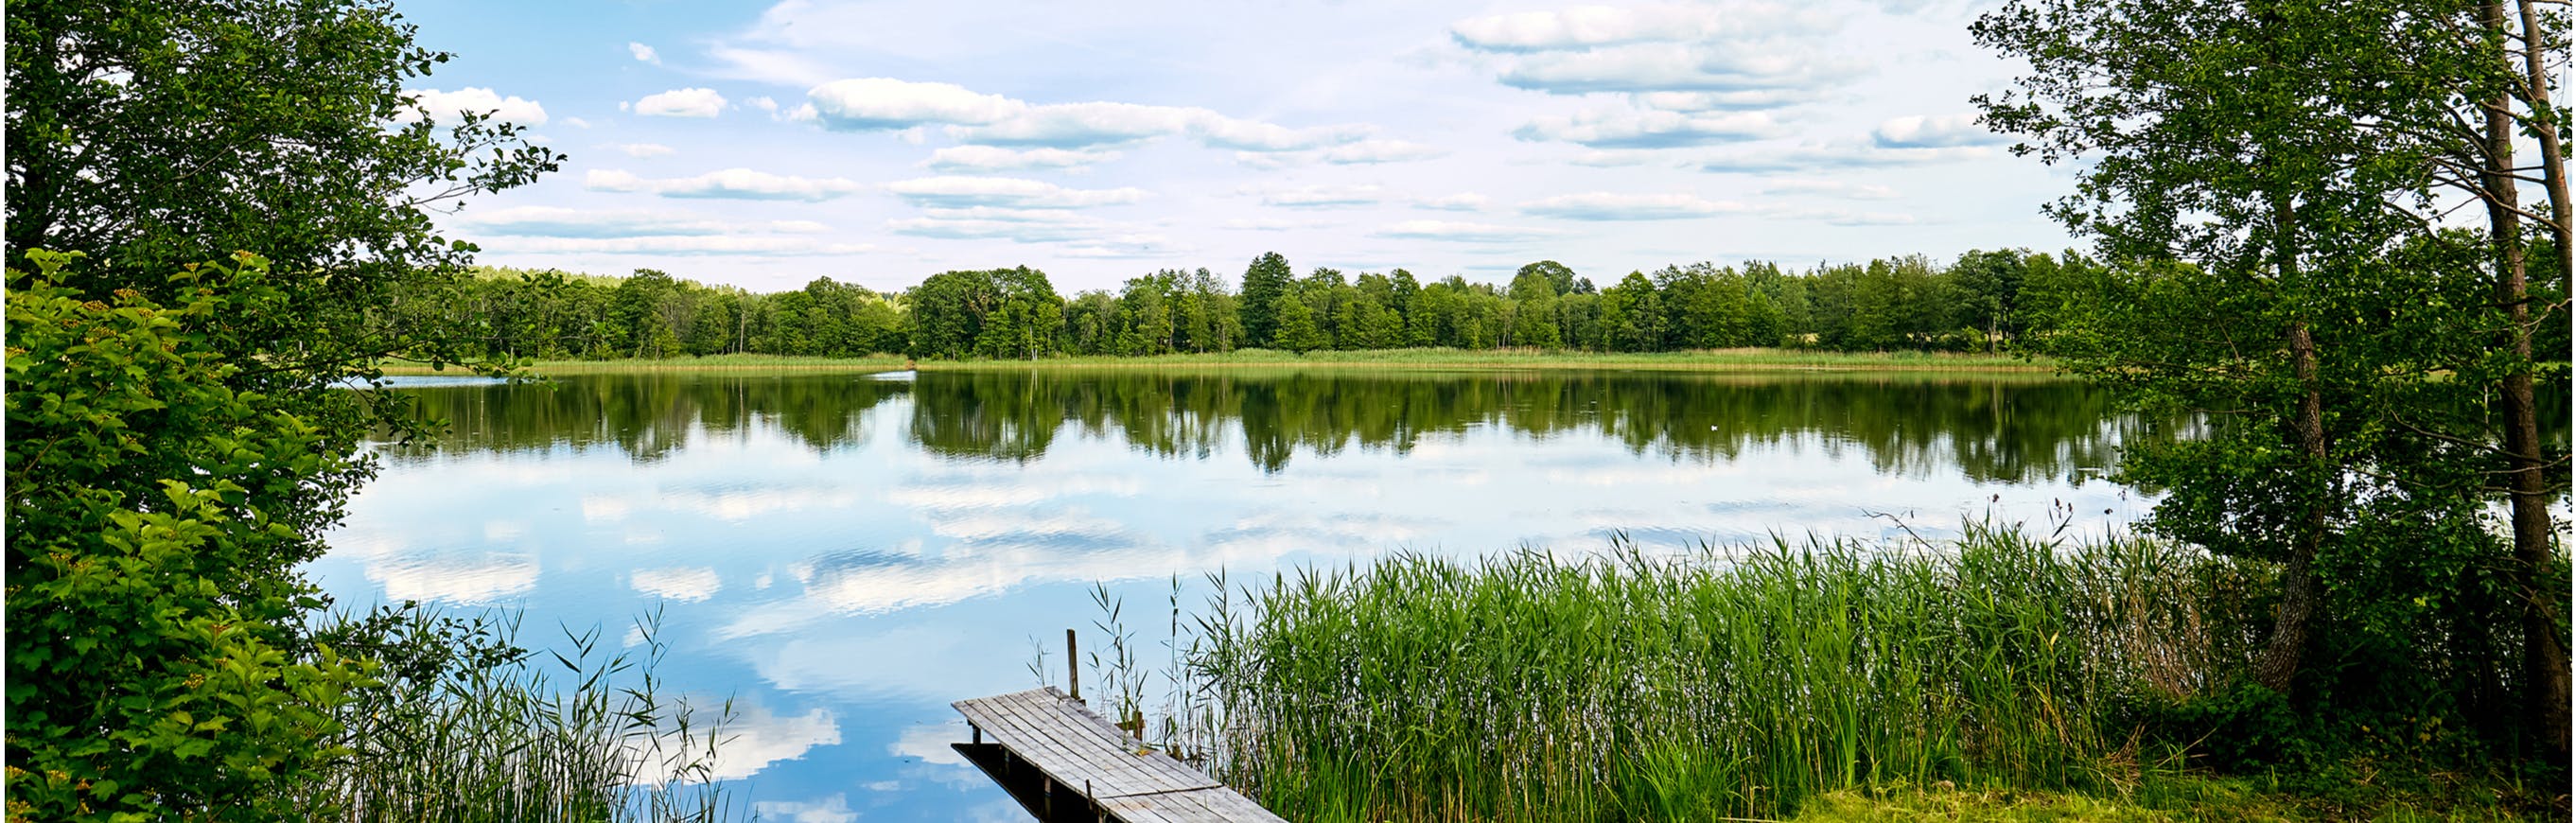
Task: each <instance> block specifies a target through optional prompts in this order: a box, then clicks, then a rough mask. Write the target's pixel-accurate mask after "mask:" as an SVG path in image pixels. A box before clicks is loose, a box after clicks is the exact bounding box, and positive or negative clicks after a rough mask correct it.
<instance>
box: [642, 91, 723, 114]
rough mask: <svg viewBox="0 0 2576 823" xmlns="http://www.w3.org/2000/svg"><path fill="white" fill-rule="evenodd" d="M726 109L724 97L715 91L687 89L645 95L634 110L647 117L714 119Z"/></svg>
mask: <svg viewBox="0 0 2576 823" xmlns="http://www.w3.org/2000/svg"><path fill="white" fill-rule="evenodd" d="M724 107H725V99H724V95H721V94H717V93H716V90H715V89H702V88H687V89H672V90H670V91H666V92H662V93H659V94H648V95H645V96H644V99H642V100H637V101H635V105H634V107H633V110H634V112H635V113H636V114H640V115H643V116H646V117H714V116H716V114H717V113H718V112H722V111H724Z"/></svg>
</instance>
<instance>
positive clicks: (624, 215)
mask: <svg viewBox="0 0 2576 823" xmlns="http://www.w3.org/2000/svg"><path fill="white" fill-rule="evenodd" d="M456 228H457V229H458V230H459V231H461V232H464V233H467V234H469V235H475V236H482V235H498V236H504V237H592V238H604V237H648V236H653V235H703V234H722V233H724V232H725V231H727V230H728V228H729V227H728V226H727V225H726V224H725V223H723V222H721V221H716V220H708V219H704V218H699V217H694V216H690V215H684V214H673V213H669V212H648V211H601V210H596V209H567V208H558V207H555V206H514V207H511V208H506V209H500V210H497V211H489V212H477V213H471V214H468V215H466V216H464V217H462V218H459V219H458V220H457V226H456Z"/></svg>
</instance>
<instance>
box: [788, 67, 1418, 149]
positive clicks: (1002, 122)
mask: <svg viewBox="0 0 2576 823" xmlns="http://www.w3.org/2000/svg"><path fill="white" fill-rule="evenodd" d="M806 96H807V97H808V98H810V99H811V101H812V102H811V103H810V104H809V105H811V106H812V107H813V119H814V120H815V121H817V122H819V123H821V124H823V126H824V127H825V128H829V129H835V130H840V131H893V132H906V131H907V130H911V129H920V128H926V127H929V126H942V127H944V128H945V129H946V131H947V134H948V135H949V136H950V137H953V138H956V139H957V140H958V141H960V142H964V143H971V144H978V145H985V146H1019V147H1031V148H1054V149H1082V148H1090V147H1103V146H1116V145H1122V144H1127V143H1134V142H1139V141H1144V140H1151V139H1154V138H1158V137H1172V136H1187V137H1189V138H1191V139H1194V140H1197V141H1198V142H1199V143H1201V144H1203V145H1206V146H1209V147H1212V148H1220V149H1235V150H1238V151H1248V152H1291V151H1307V150H1313V149H1318V148H1323V147H1327V146H1337V145H1341V144H1345V143H1350V142H1353V141H1357V140H1359V139H1361V138H1363V137H1366V136H1367V134H1368V131H1369V130H1368V129H1367V128H1366V127H1363V126H1353V125H1332V126H1316V127H1310V128H1291V127H1288V126H1283V125H1279V124H1276V123H1265V122H1261V121H1258V120H1246V119H1242V118H1237V117H1229V116H1226V115H1224V114H1220V113H1218V112H1215V111H1211V110H1208V109H1204V108H1196V107H1186V106H1152V105H1143V104H1138V103H1118V102H1110V101H1090V102H1077V103H1046V104H1039V103H1030V102H1027V101H1023V100H1016V99H1012V98H1010V97H1005V96H1002V95H998V94H986V93H982V92H977V91H973V90H971V89H968V88H966V87H964V86H959V85H956V84H952V83H931V82H915V81H910V80H896V79H892V78H885V77H862V78H851V79H845V80H834V81H831V82H827V83H823V84H820V85H817V86H815V87H814V88H813V89H812V90H810V91H808V92H806ZM912 133H915V134H917V132H912Z"/></svg>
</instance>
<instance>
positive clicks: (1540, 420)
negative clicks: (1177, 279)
mask: <svg viewBox="0 0 2576 823" xmlns="http://www.w3.org/2000/svg"><path fill="white" fill-rule="evenodd" d="M422 394H423V397H424V400H425V402H426V405H427V407H428V408H429V410H430V411H431V412H432V413H433V414H437V415H441V416H443V417H445V418H446V419H448V420H449V421H451V424H452V430H451V431H450V432H449V433H448V435H447V437H446V438H444V440H443V441H442V443H441V445H442V446H444V447H446V448H447V449H449V450H451V451H452V450H455V449H466V450H492V451H527V450H545V449H551V448H556V447H565V446H569V447H572V448H584V447H588V446H593V445H602V444H613V445H615V446H616V447H617V448H618V449H619V450H620V451H621V452H623V453H624V454H626V455H627V456H628V457H629V458H630V459H632V460H634V461H635V462H638V463H650V462H654V461H658V460H662V459H665V458H667V457H668V456H669V455H670V454H671V452H672V451H673V450H675V449H677V448H680V447H681V446H682V445H683V444H684V443H686V442H687V440H688V438H689V437H691V436H693V434H692V433H694V432H704V433H706V434H709V435H725V434H731V433H736V432H740V431H743V430H744V429H745V428H746V427H749V426H752V425H754V424H755V421H759V422H765V423H768V424H772V425H775V426H777V427H778V428H779V429H780V430H781V431H784V432H786V433H788V434H790V435H792V436H793V437H794V439H795V441H796V442H799V443H802V444H803V445H804V446H805V447H807V448H809V449H812V450H814V451H815V452H817V453H828V452H831V451H833V450H836V449H844V448H849V447H853V446H856V445H859V444H860V443H861V442H862V441H863V439H864V438H865V437H866V428H865V427H863V426H861V425H859V420H860V417H861V416H862V415H864V414H866V413H867V412H868V411H869V410H871V409H874V408H876V407H877V406H878V405H880V404H882V403H884V402H885V401H887V400H890V399H893V398H896V397H903V396H909V397H910V398H911V400H912V403H911V404H910V414H909V416H908V417H907V418H906V425H905V428H904V433H905V436H906V437H907V438H908V440H909V442H911V443H912V444H915V445H917V446H918V447H920V448H921V450H923V451H925V452H927V453H930V454H934V455H938V456H941V457H947V458H954V459H957V460H959V461H966V462H974V461H982V462H992V463H998V464H1003V465H1012V466H1016V465H1024V464H1026V463H1028V462H1030V461H1034V460H1038V459H1041V458H1043V457H1045V456H1046V454H1047V451H1048V449H1049V448H1050V447H1051V446H1053V445H1054V443H1055V442H1056V440H1057V438H1059V437H1061V436H1065V435H1068V434H1075V435H1080V436H1088V437H1094V438H1098V437H1115V438H1118V439H1120V440H1122V441H1124V442H1125V443H1127V444H1128V445H1129V446H1131V447H1133V448H1135V449H1137V450H1139V451H1142V452H1145V453H1148V454H1153V455H1156V456H1160V457H1166V458H1176V459H1206V458H1208V457H1210V456H1212V455H1214V454H1216V453H1217V452H1218V451H1220V450H1223V449H1225V448H1226V447H1227V446H1228V445H1230V444H1233V443H1240V444H1241V445H1242V452H1243V455H1244V456H1245V457H1246V458H1248V459H1249V460H1250V461H1251V462H1252V464H1253V465H1254V466H1256V467H1258V468H1259V469H1261V470H1262V471H1263V472H1266V473H1277V472H1279V471H1281V470H1283V469H1285V468H1286V467H1287V466H1288V464H1289V462H1290V461H1292V460H1294V459H1295V458H1296V456H1297V455H1298V454H1299V453H1301V452H1302V453H1305V454H1309V455H1313V456H1316V457H1332V456H1334V455H1338V454H1340V453H1342V452H1343V451H1344V450H1347V449H1351V448H1359V449H1363V450H1387V451H1392V452H1394V453H1395V454H1399V455H1404V454H1410V453H1412V452H1413V450H1414V449H1416V448H1418V447H1419V446H1420V445H1421V444H1422V442H1423V440H1424V438H1426V437H1437V436H1444V435H1445V436H1455V435H1459V434H1463V433H1465V432H1467V431H1469V430H1470V429H1475V428H1483V427H1490V428H1497V429H1500V430H1503V431H1508V432H1512V433H1516V434H1519V435H1523V436H1527V437H1530V438H1537V439H1546V438H1549V437H1554V436H1559V435H1564V434H1569V433H1576V432H1581V433H1586V434H1594V435H1599V436H1602V437H1605V438H1607V439H1610V440H1612V441H1615V442H1618V443H1621V444H1624V445H1625V446H1626V447H1627V448H1628V450H1629V451H1630V452H1631V453H1632V454H1635V455H1641V456H1655V457H1665V458H1672V459H1674V460H1676V461H1688V462H1692V463H1699V464H1710V463H1720V462H1726V461H1731V460H1735V459H1738V458H1740V457H1741V456H1743V454H1744V453H1745V451H1746V450H1747V449H1749V448H1754V447H1757V446H1777V445H1781V444H1785V443H1795V442H1802V441H1807V440H1813V441H1814V442H1815V443H1816V445H1817V447H1818V448H1821V449H1823V450H1824V452H1823V453H1824V455H1825V456H1827V457H1838V456H1840V455H1841V454H1843V453H1844V451H1845V450H1851V449H1857V450H1859V453H1861V454H1863V455H1865V456H1866V458H1867V459H1868V460H1869V461H1870V465H1871V466H1872V467H1873V468H1875V469H1877V470H1879V471H1880V472H1882V473H1887V474H1901V475H1906V476H1918V477H1919V476H1923V475H1924V474H1926V473H1929V472H1933V471H1943V472H1947V471H1956V472H1959V473H1961V474H1963V475H1965V476H1966V477H1967V478H1969V479H1972V480H1976V481H1980V482H2002V483H2018V482H2029V481H2032V480H2036V479H2040V478H2044V477H2066V476H2069V473H2070V472H2072V471H2075V470H2077V469H2081V468H2093V469H2099V468H2101V467H2105V466H2108V465H2110V463H2111V461H2112V459H2113V455H2112V446H2113V444H2116V443H2117V442H2119V441H2120V439H2121V438H2122V437H2123V436H2134V435H2136V434H2137V433H2138V432H2139V430H2140V424H2139V422H2138V421H2137V420H2136V419H2134V418H2130V417H2126V416H2122V415H2119V414H2117V413H2116V412H2115V409H2114V406H2113V404H2112V402H2111V399H2110V398H2109V396H2108V395H2107V394H2105V393H2103V392H2099V391H2095V390H2092V389H2089V388H2087V387H2085V386H2083V385H2081V384H2077V383H2072V382H2066V381H2054V380H2028V379H2025V380H2012V379H2000V378H1991V377H1989V378H1943V377H1925V376H1871V377H1842V376H1806V377H1783V376H1775V375H1756V376H1717V375H1666V374H1651V373H1643V374H1641V373H1615V372H1612V373H1562V372H1536V373H1509V374H1490V373H1488V374H1445V375H1421V374H1403V375H1393V376H1390V375H1383V374H1379V375H1370V374H1331V373H1320V374H1319V373H1311V372H1297V373H1250V374H1245V373H1217V374H1190V373H1172V372H1079V371H1028V372H1009V371H1001V372H929V373H925V374H920V375H917V376H915V377H913V378H911V379H908V380H884V379H879V378H878V377H876V376H858V377H850V376H838V377H813V378H777V377H717V376H705V377H693V376H685V375H671V374H661V375H633V376H612V377H593V378H582V379H578V380H567V381H560V382H556V383H552V384H518V385H509V384H487V385H478V386H465V387H456V388H446V389H441V390H438V391H434V392H423V393H422ZM1068 424H1070V425H1068ZM1809 435H1814V436H1815V437H1812V438H1811V437H1807V436H1809ZM1595 468H1597V469H1601V470H1604V471H1605V472H1606V473H1603V472H1593V473H1586V472H1584V471H1583V470H1582V469H1581V468H1579V467H1557V471H1558V472H1559V475H1558V477H1557V478H1556V479H1561V480H1564V481H1566V482H1579V483H1594V484H1614V485H1615V484H1621V483H1632V482H1641V481H1652V480H1653V479H1654V478H1653V477H1651V476H1640V475H1638V474H1636V473H1635V472H1633V471H1626V470H1627V468H1628V467H1624V466H1623V467H1615V468H1614V467H1606V466H1605V467H1595ZM1623 472H1624V473H1623ZM984 488H985V487H983V486H980V485H978V486H975V487H974V489H975V490H977V491H980V490H982V489H984Z"/></svg>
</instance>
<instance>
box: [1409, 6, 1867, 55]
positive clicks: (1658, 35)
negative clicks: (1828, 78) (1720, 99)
mask: <svg viewBox="0 0 2576 823" xmlns="http://www.w3.org/2000/svg"><path fill="white" fill-rule="evenodd" d="M1833 25H1834V21H1833V18H1832V17H1830V16H1827V15H1826V14H1824V13H1823V12H1821V11H1814V10H1807V9H1801V8H1799V7H1796V6H1784V5H1780V4H1775V3H1741V2H1739V3H1728V4H1724V5H1645V6H1629V7H1624V8H1621V7H1611V6H1574V7H1571V8H1566V9H1560V10H1557V11H1535V12H1521V13H1517V14H1501V15H1495V16H1491V17H1474V18H1469V19H1466V20H1461V21H1458V22H1457V23H1455V24H1452V25H1451V26H1450V28H1449V33H1450V36H1451V37H1453V38H1455V39H1456V40H1457V41H1458V43H1459V44H1460V45H1463V46H1466V47H1468V48H1471V49H1477V50H1481V51H1500V52H1529V51H1550V50H1562V49H1591V48H1595V47H1600V46H1613V45H1619V44H1624V43H1639V42H1651V41H1674V40H1702V39H1709V38H1719V37H1738V38H1741V37H1760V36H1768V35H1776V34H1781V33H1785V32H1806V31H1827V30H1831V29H1832V28H1833Z"/></svg>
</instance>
